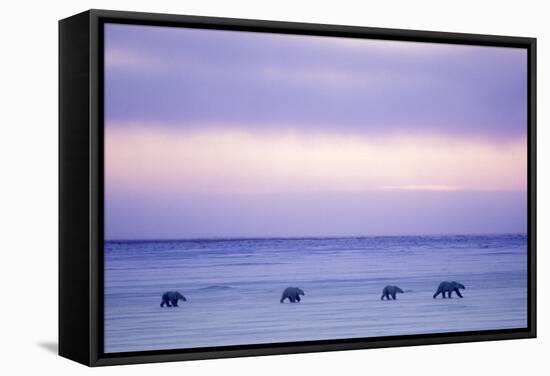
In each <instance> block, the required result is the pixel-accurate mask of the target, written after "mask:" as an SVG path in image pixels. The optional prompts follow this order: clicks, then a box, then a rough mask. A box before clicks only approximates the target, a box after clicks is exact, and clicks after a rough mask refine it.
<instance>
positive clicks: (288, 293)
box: [281, 287, 305, 303]
mask: <svg viewBox="0 0 550 376" xmlns="http://www.w3.org/2000/svg"><path fill="white" fill-rule="evenodd" d="M300 295H305V293H304V292H303V291H302V290H301V289H299V288H298V287H287V288H286V289H285V291H283V295H281V303H283V302H284V300H285V299H288V300H289V301H290V302H291V303H296V302H299V301H300Z"/></svg>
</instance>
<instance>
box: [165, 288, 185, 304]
mask: <svg viewBox="0 0 550 376" xmlns="http://www.w3.org/2000/svg"><path fill="white" fill-rule="evenodd" d="M180 299H181V300H183V301H184V302H186V301H187V299H185V296H183V295H182V294H180V293H179V291H166V292H165V293H164V294H162V300H161V302H160V307H161V308H162V307H164V306H165V305H166V306H167V307H177V306H178V300H180Z"/></svg>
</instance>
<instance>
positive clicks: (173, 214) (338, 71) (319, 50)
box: [103, 23, 527, 353]
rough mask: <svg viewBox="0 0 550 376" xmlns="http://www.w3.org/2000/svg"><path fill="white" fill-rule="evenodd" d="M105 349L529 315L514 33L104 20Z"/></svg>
mask: <svg viewBox="0 0 550 376" xmlns="http://www.w3.org/2000/svg"><path fill="white" fill-rule="evenodd" d="M103 251H104V260H103V262H104V265H103V266H104V281H103V283H104V302H103V303H104V352H105V353H123V352H132V351H148V350H174V349H189V348H194V349H197V348H205V347H209V348H210V347H217V346H233V345H235V346H238V345H250V344H274V343H288V342H296V341H300V342H303V341H323V340H341V339H349V338H374V337H390V336H408V335H421V334H434V333H456V332H470V331H489V330H502V329H516V328H526V327H527V50H526V49H521V48H505V47H492V46H473V45H460V44H441V43H421V42H405V41H390V40H371V39H353V38H340V37H323V36H307V35H290V34H274V33H259V32H243V31H224V30H207V29H193V28H183V27H166V26H142V25H130V24H115V23H107V24H105V26H104V250H103Z"/></svg>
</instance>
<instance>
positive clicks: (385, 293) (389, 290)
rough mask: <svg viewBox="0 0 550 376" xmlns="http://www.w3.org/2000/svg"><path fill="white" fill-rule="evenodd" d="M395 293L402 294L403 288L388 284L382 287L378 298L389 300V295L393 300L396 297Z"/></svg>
mask: <svg viewBox="0 0 550 376" xmlns="http://www.w3.org/2000/svg"><path fill="white" fill-rule="evenodd" d="M397 293H400V294H403V290H401V289H400V288H399V287H397V286H389V285H388V286H386V287H384V289H383V290H382V296H381V297H380V300H384V298H386V300H391V299H390V296H391V297H392V298H393V300H396V299H397Z"/></svg>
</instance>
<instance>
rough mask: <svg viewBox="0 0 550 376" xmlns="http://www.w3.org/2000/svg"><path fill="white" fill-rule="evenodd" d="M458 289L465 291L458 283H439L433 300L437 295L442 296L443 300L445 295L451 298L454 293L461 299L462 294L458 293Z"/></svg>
mask: <svg viewBox="0 0 550 376" xmlns="http://www.w3.org/2000/svg"><path fill="white" fill-rule="evenodd" d="M460 289H463V290H464V289H466V287H464V285H463V284H461V283H458V282H455V281H453V282H447V281H445V282H441V283H440V284H439V287H438V288H437V291H436V292H435V294H434V296H433V298H434V299H435V298H436V297H437V296H438V295H439V294H441V295H442V296H443V299H445V298H446V296H445V293H448V295H449V298H450V297H451V294H452V292H453V291H454V292H456V294H457V295H458V297H460V298H462V294H461V293H460Z"/></svg>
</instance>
